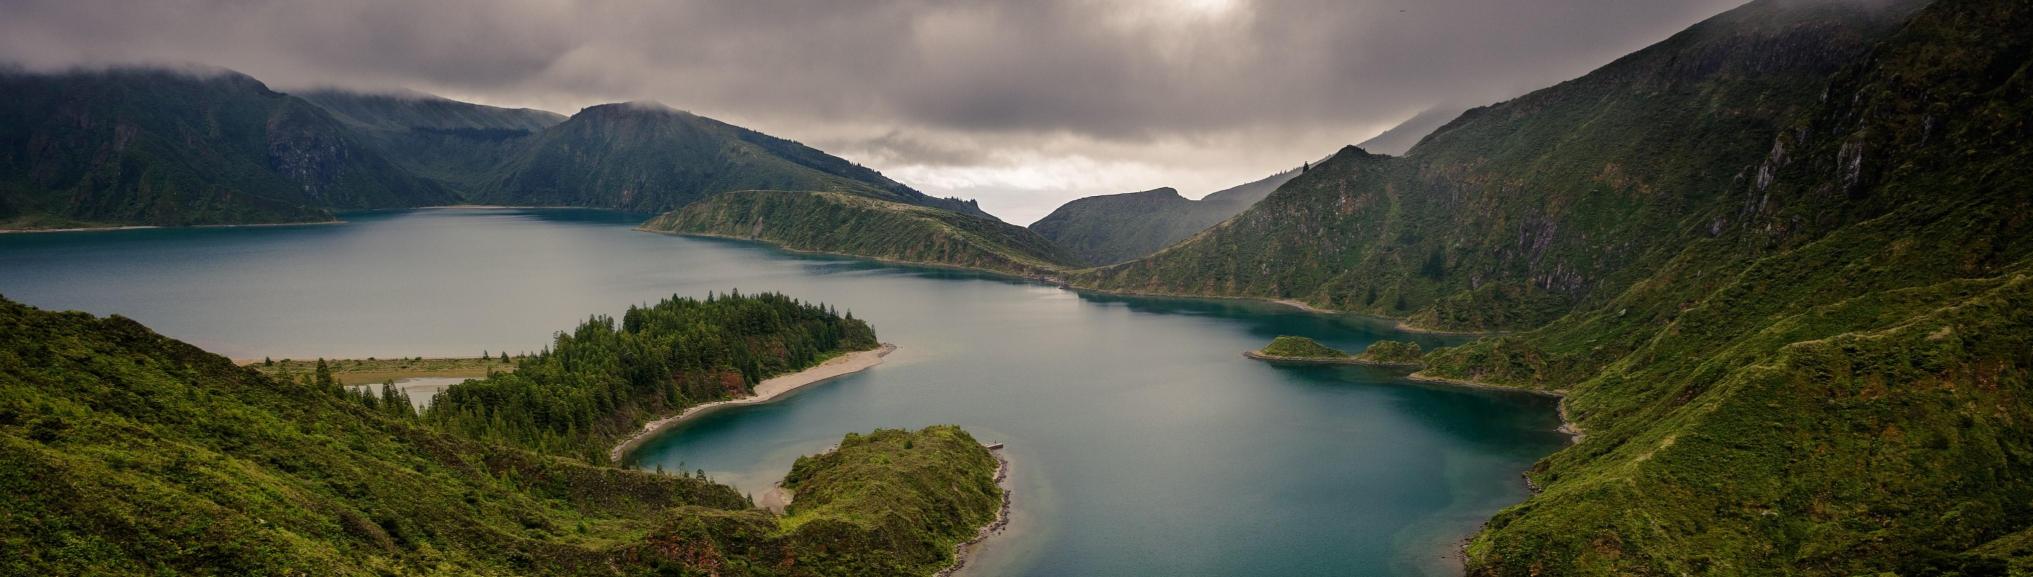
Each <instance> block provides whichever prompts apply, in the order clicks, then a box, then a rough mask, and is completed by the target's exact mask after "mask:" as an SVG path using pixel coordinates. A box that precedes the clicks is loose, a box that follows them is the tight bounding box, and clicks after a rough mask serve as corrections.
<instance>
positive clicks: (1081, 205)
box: [1029, 170, 1299, 264]
mask: <svg viewBox="0 0 2033 577" xmlns="http://www.w3.org/2000/svg"><path fill="white" fill-rule="evenodd" d="M1298 175H1299V171H1297V170H1290V171H1285V172H1280V173H1278V174H1273V175H1271V176H1269V177H1267V178H1264V179H1262V180H1258V181H1255V182H1250V183H1247V184H1243V185H1239V186H1236V187H1233V188H1228V189H1225V190H1221V191H1218V192H1214V193H1211V194H1208V195H1207V196H1206V197H1203V198H1201V199H1200V200H1187V199H1186V198H1185V197H1182V196H1179V191H1176V190H1173V189H1170V188H1160V189H1157V190H1147V191H1144V192H1132V193H1127V194H1110V195H1103V196H1090V197H1087V198H1082V199H1077V200H1074V201H1072V202H1068V203H1066V204H1064V205H1061V206H1060V207H1059V208H1058V209H1056V210H1053V211H1052V214H1049V215H1046V216H1045V218H1043V219H1039V220H1038V221H1037V222H1034V223H1031V226H1030V227H1029V228H1030V229H1031V230H1032V231H1033V232H1036V233H1038V234H1039V235H1041V236H1044V237H1045V238H1046V239H1049V240H1051V241H1052V242H1054V243H1058V244H1059V246H1062V247H1065V248H1066V250H1068V251H1070V252H1072V253H1073V254H1074V255H1076V256H1079V257H1080V260H1081V261H1082V262H1086V263H1088V264H1114V263H1119V262H1123V261H1127V260H1133V259H1136V258H1139V257H1142V256H1144V255H1148V254H1151V253H1153V252H1157V251H1158V249H1161V248H1164V247H1165V246H1167V245H1170V244H1172V243H1175V242H1179V241H1181V240H1185V239H1186V237H1189V236H1193V233H1197V232H1200V231H1202V230H1207V227H1210V226H1214V225H1215V224H1216V223H1219V222H1221V221H1224V220H1228V218H1229V217H1232V216H1235V215H1237V214H1240V213H1241V212H1242V211H1243V210H1246V209H1248V208H1249V207H1250V206H1251V205H1254V204H1256V203H1257V201H1259V200H1263V198H1264V197H1265V196H1269V195H1270V194H1271V191H1273V190H1277V188H1278V187H1279V186H1281V185H1283V184H1285V182H1286V181H1289V180H1291V179H1292V178H1293V177H1296V176H1298Z"/></svg>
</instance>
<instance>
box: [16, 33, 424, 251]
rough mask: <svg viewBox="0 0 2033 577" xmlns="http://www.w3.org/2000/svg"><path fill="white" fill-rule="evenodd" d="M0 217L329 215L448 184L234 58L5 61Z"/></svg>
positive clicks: (220, 220) (141, 219) (41, 221)
mask: <svg viewBox="0 0 2033 577" xmlns="http://www.w3.org/2000/svg"><path fill="white" fill-rule="evenodd" d="M0 93H4V94H6V95H7V96H8V98H7V99H6V100H5V101H4V102H0V224H4V225H5V226H8V227H18V228H62V227H73V226H105V225H116V224H146V225H165V226H178V225H196V224H240V223H252V222H314V221H328V220H332V218H333V217H332V214H331V213H330V212H329V211H328V210H329V209H356V208H383V207H401V206H417V205H424V204H443V203H446V202H450V201H451V200H452V198H453V197H452V196H451V195H450V194H449V193H448V192H446V191H445V190H443V189H442V188H441V187H438V186H436V185H435V184H433V183H431V182H428V181H425V180H421V179H418V178H415V177H412V176H410V175H409V174H407V173H405V172H403V171H402V170H401V169H399V168H396V167H395V166H394V165H392V164H390V163H389V162H388V161H387V160H386V159H384V158H383V157H381V156H380V155H378V154H375V153H374V152H373V151H371V150H369V149H367V148H365V147H363V146H362V145H361V144H360V143H359V142H358V141H357V140H356V139H355V138H354V137H353V136H351V135H350V133H349V132H348V131H347V130H346V129H345V128H344V127H343V126H341V125H340V124H339V123H338V122H337V121H334V120H333V119H332V118H331V117H330V116H328V115H326V114H325V113H324V112H323V111H322V110H320V109H318V107H316V106H313V105H311V104H310V103H308V102H304V101H303V100H301V99H298V98H295V97H292V96H289V95H286V94H281V93H277V92H274V91H270V90H269V89H268V87H267V86H264V85H262V84H261V83H260V82H258V81H256V80H254V79H252V78H248V77H246V76H243V75H240V74H235V73H231V72H215V73H183V72H170V71H160V70H139V69H114V70H106V71H95V72H68V73H61V74H35V73H26V72H0Z"/></svg>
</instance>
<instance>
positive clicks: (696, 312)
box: [422, 292, 877, 463]
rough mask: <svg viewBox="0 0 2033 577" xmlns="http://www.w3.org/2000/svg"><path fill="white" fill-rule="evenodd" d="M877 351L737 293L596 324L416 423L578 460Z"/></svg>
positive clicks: (826, 315)
mask: <svg viewBox="0 0 2033 577" xmlns="http://www.w3.org/2000/svg"><path fill="white" fill-rule="evenodd" d="M876 346H877V343H876V340H875V330H874V329H872V328H870V327H869V326H868V323H865V322H862V321H860V320H857V319H855V318H854V316H853V315H852V314H849V315H846V316H844V317H843V316H840V315H838V314H836V313H835V312H834V311H833V310H832V309H830V308H828V307H826V306H824V305H817V304H807V303H802V302H799V301H797V300H795V299H792V298H790V297H787V296H784V295H780V294H775V293H761V294H753V295H743V294H740V293H738V292H736V293H729V294H726V295H713V296H708V297H707V298H706V299H705V300H697V299H691V298H677V297H673V298H669V299H665V300H663V301H661V302H658V303H656V304H655V305H652V306H647V307H629V309H628V312H627V313H625V314H623V315H622V317H621V322H620V323H619V324H618V325H617V323H615V320H614V319H613V318H611V317H605V316H598V317H593V318H592V319H590V320H587V321H586V322H584V323H581V324H580V325H579V326H578V328H576V329H574V330H573V331H572V332H569V333H558V334H557V336H556V338H555V339H554V340H553V342H552V344H551V346H550V347H549V348H547V349H545V350H543V351H541V352H538V353H536V354H533V355H530V356H528V357H525V358H523V359H520V360H518V361H516V363H515V365H516V367H515V370H514V371H513V372H505V373H496V374H494V375H492V376H489V377H488V378H485V379H479V380H472V381H467V382H464V383H460V384H457V385H453V386H451V387H449V388H446V389H445V390H444V392H442V393H439V394H438V396H437V398H436V401H434V402H433V403H432V404H431V406H430V408H429V409H427V410H426V411H425V412H424V414H423V415H422V419H423V421H424V422H426V423H429V424H430V425H432V426H434V427H437V428H439V429H441V430H444V431H447V432H452V433H456V434H459V435H463V436H466V437H470V438H476V439H485V440H490V441H498V442H503V443H508V444H513V445H516V446H520V447H524V448H528V449H533V450H537V451H541V452H546V453H552V454H557V455H566V456H573V457H579V458H582V459H585V460H586V461H588V462H593V463H604V462H606V461H607V452H608V449H609V448H611V447H613V446H614V445H615V444H616V443H619V442H620V441H621V440H622V439H624V438H626V437H628V436H629V435H632V434H634V433H635V432H636V431H639V430H641V429H642V425H643V424H644V423H647V422H649V421H650V420H653V419H656V418H659V417H663V416H668V415H672V414H676V413H678V412H679V411H682V410H683V409H684V408H685V407H689V406H692V405H696V404H699V403H703V402H708V401H714V400H720V399H728V398H734V397H740V396H746V395H749V394H752V393H753V392H754V386H755V384H756V383H760V382H762V381H763V380H765V379H768V378H770V377H773V376H776V375H781V374H786V373H793V372H797V371H799V370H802V369H805V368H808V367H811V366H813V365H817V364H819V363H820V362H823V361H825V360H826V359H828V358H831V357H833V356H835V355H839V354H841V353H844V352H848V351H859V350H867V349H872V348H875V347H876Z"/></svg>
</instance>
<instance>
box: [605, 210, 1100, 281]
mask: <svg viewBox="0 0 2033 577" xmlns="http://www.w3.org/2000/svg"><path fill="white" fill-rule="evenodd" d="M643 229H644V230H652V231H659V232H674V233H682V234H700V235H711V236H724V237H730V238H741V239H749V240H760V241H765V242H770V243H774V244H777V245H781V246H784V247H786V248H791V249H795V250H806V251H819V252H830V253H838V254H849V255H856V256H865V257H872V258H881V259H889V260H896V261H903V262H913V263H925V264H937V265H946V266H958V267H968V268H975V269H982V270H989V271H997V272H1003V273H1009V274H1016V275H1024V276H1042V275H1049V274H1053V273H1055V272H1056V271H1058V270H1060V269H1062V268H1063V267H1064V266H1065V263H1067V262H1069V261H1070V260H1071V259H1072V257H1070V256H1068V255H1066V254H1065V253H1064V252H1062V251H1060V250H1059V249H1058V248H1057V247H1055V246H1053V245H1052V243H1051V241H1047V240H1045V239H1044V238H1041V237H1039V236H1038V235H1037V234H1035V233H1032V232H1031V231H1029V230H1025V229H1023V228H1022V227H1017V226H1012V225H1009V224H1005V223H1003V222H1001V221H997V220H991V219H986V218H977V217H974V216H969V215H965V214H960V213H957V212H953V211H949V210H944V209H938V208H931V207H925V206H917V205H910V204H903V203H897V202H888V201H883V200H878V199H873V198H868V197H863V196H855V195H849V194H841V193H829V192H789V191H770V190H755V191H742V192H734V193H727V194H722V195H720V196H717V197H714V198H713V199H711V200H707V201H704V202H700V203H697V204H693V205H691V206H688V207H685V208H684V209H683V210H678V211H674V212H670V213H666V214H663V215H661V216H658V217H656V218H655V219H652V220H650V221H649V222H648V223H645V224H644V225H643Z"/></svg>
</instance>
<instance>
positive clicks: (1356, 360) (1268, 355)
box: [1242, 335, 1425, 368]
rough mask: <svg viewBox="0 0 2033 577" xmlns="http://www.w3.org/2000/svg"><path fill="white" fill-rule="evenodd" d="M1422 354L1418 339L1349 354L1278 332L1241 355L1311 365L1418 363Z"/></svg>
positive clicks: (1413, 365)
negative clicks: (1272, 337)
mask: <svg viewBox="0 0 2033 577" xmlns="http://www.w3.org/2000/svg"><path fill="white" fill-rule="evenodd" d="M1424 354H1425V352H1424V351H1422V350H1420V348H1419V343H1408V342H1403V341H1392V340H1381V341H1377V342H1374V343H1370V345H1369V348H1367V349H1363V352H1362V354H1359V355H1351V354H1348V353H1345V352H1342V351H1340V350H1338V349H1335V348H1334V347H1330V346H1327V345H1323V344H1320V342H1319V341H1315V340H1313V339H1309V338H1306V337H1298V336H1291V335H1282V336H1279V337H1278V338H1275V339H1271V344H1268V345H1264V348H1262V349H1258V350H1254V351H1247V352H1244V353H1243V354H1242V355H1243V356H1245V357H1249V358H1252V359H1257V360H1260V361H1270V362H1275V363H1295V364H1315V365H1369V366H1378V367H1409V368H1418V367H1420V366H1421V365H1420V363H1419V357H1421V356H1423V355H1424Z"/></svg>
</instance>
